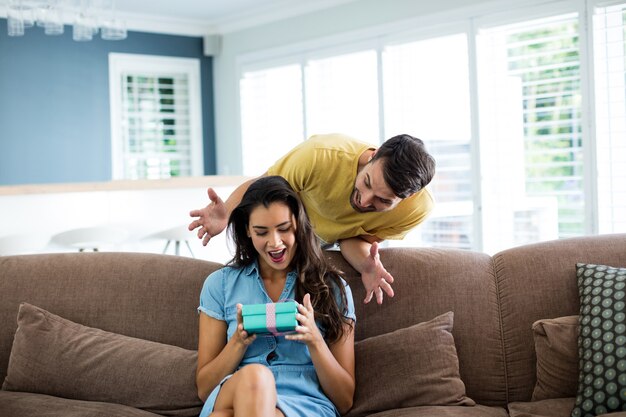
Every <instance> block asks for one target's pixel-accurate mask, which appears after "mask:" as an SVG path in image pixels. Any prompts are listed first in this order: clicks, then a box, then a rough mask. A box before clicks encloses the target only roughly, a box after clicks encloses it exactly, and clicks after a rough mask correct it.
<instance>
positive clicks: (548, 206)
mask: <svg viewBox="0 0 626 417" xmlns="http://www.w3.org/2000/svg"><path fill="white" fill-rule="evenodd" d="M578 41H579V34H578V16H577V15H576V14H569V15H564V16H556V17H552V18H548V19H541V20H535V21H527V22H524V23H521V24H515V25H508V26H501V27H498V28H494V29H490V30H484V31H481V32H480V34H479V36H478V48H479V49H478V70H479V101H480V103H479V106H480V116H481V117H480V127H481V132H480V135H481V136H480V139H481V158H482V161H483V165H482V170H483V171H482V175H483V178H484V183H483V216H484V217H483V218H484V231H485V234H484V249H485V250H486V251H487V252H494V251H497V250H500V249H503V248H506V247H510V246H514V245H520V244H524V243H529V242H536V241H539V240H547V239H556V238H557V237H571V236H580V235H582V234H583V233H584V210H585V207H584V199H583V153H582V151H583V149H582V146H583V141H582V127H581V125H582V124H581V107H580V102H581V89H580V84H581V80H580V58H579V43H578ZM554 219H557V220H556V223H555V220H554Z"/></svg>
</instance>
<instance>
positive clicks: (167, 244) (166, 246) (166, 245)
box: [163, 240, 171, 253]
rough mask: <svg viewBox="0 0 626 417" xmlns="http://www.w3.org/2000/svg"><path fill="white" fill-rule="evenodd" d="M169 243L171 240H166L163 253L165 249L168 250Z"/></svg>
mask: <svg viewBox="0 0 626 417" xmlns="http://www.w3.org/2000/svg"><path fill="white" fill-rule="evenodd" d="M170 242H171V240H168V241H167V243H166V244H165V249H163V253H166V252H167V248H169V246H170Z"/></svg>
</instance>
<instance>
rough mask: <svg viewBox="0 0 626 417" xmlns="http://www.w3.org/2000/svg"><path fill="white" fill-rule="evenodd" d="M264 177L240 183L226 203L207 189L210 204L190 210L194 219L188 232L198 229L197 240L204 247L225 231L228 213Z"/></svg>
mask: <svg viewBox="0 0 626 417" xmlns="http://www.w3.org/2000/svg"><path fill="white" fill-rule="evenodd" d="M266 175H267V174H263V175H261V176H260V177H257V178H253V179H251V180H248V181H246V182H244V183H242V184H241V185H239V186H238V187H237V188H235V190H234V191H233V192H232V193H231V194H230V196H229V197H228V199H226V201H222V199H221V198H220V197H219V196H218V195H217V193H216V192H215V190H214V189H213V188H209V189H208V190H207V194H208V195H209V200H210V201H211V202H210V203H209V204H208V205H207V206H206V207H204V208H201V209H197V210H191V211H190V212H189V215H190V216H191V217H194V220H193V221H192V222H191V223H189V230H194V229H196V228H198V239H202V244H203V245H204V246H206V245H207V243H209V240H211V238H212V237H213V236H217V235H219V234H220V233H222V232H223V231H224V229H226V226H227V225H228V218H229V217H230V213H232V211H233V210H234V209H235V207H237V205H238V204H239V203H240V202H241V199H242V198H243V195H244V193H245V192H246V191H247V190H248V187H250V184H252V183H253V182H254V181H256V180H257V179H259V178H261V177H264V176H266Z"/></svg>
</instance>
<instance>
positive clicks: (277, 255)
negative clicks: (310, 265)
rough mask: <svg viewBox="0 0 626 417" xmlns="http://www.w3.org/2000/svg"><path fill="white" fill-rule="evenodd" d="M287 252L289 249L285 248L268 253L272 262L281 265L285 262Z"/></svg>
mask: <svg viewBox="0 0 626 417" xmlns="http://www.w3.org/2000/svg"><path fill="white" fill-rule="evenodd" d="M286 252H287V248H283V249H281V250H274V251H269V252H267V253H268V255H269V256H270V259H271V260H272V262H275V263H280V262H282V261H284V260H285V253H286Z"/></svg>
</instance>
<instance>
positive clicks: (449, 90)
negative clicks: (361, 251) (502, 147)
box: [383, 33, 474, 249]
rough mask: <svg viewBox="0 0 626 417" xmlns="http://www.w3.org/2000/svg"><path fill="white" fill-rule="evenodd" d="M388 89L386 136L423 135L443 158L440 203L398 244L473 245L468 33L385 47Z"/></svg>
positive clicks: (436, 188) (436, 190) (437, 185)
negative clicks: (423, 221)
mask: <svg viewBox="0 0 626 417" xmlns="http://www.w3.org/2000/svg"><path fill="white" fill-rule="evenodd" d="M441 51H446V53H445V54H442V53H441ZM383 90H384V109H385V111H384V115H385V137H386V138H388V137H392V136H395V135H397V134H400V133H409V134H411V135H413V136H417V137H419V138H420V139H422V140H425V143H426V147H427V149H428V151H429V152H430V153H431V154H432V155H433V156H434V158H435V160H436V161H437V170H436V171H437V173H436V179H435V180H433V182H432V183H431V185H430V188H431V191H432V193H433V195H434V196H435V198H436V201H437V204H436V205H435V210H434V212H433V213H432V214H431V216H430V217H429V218H428V219H427V220H426V222H425V223H424V224H423V225H422V226H421V227H420V228H418V229H416V230H415V231H412V232H411V233H410V234H409V235H408V236H407V237H406V238H405V239H404V240H403V241H401V242H397V243H398V244H402V245H407V244H411V243H413V244H422V245H427V246H447V247H456V248H462V249H470V248H472V245H473V222H474V219H473V214H474V208H473V207H474V203H473V193H474V190H473V188H474V187H473V183H472V174H471V173H472V169H471V168H472V165H471V154H470V148H471V123H470V115H471V111H470V102H469V66H468V50H467V36H466V35H465V34H464V33H462V34H456V35H450V36H443V37H436V38H431V39H425V40H420V41H417V42H410V43H404V44H399V45H393V46H388V47H387V48H385V50H384V51H383ZM451 119H453V120H454V123H450V120H451ZM390 244H392V245H393V242H390Z"/></svg>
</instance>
